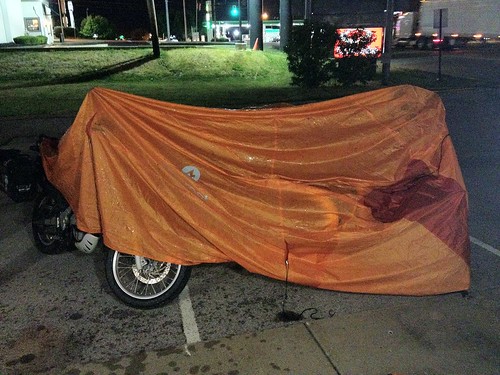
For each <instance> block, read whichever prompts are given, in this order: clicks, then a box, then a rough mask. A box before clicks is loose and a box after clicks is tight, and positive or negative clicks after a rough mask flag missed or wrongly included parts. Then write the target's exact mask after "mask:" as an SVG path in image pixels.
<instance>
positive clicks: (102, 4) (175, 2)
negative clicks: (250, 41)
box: [50, 0, 418, 36]
mask: <svg viewBox="0 0 500 375" xmlns="http://www.w3.org/2000/svg"><path fill="white" fill-rule="evenodd" d="M50 1H51V8H52V9H54V10H57V8H58V6H57V0H50ZM72 1H73V7H74V17H75V23H76V26H77V28H79V27H80V24H81V21H82V19H83V18H85V17H86V16H87V14H89V15H101V16H104V17H106V18H107V19H108V20H109V21H110V22H111V23H112V24H113V25H114V27H115V29H116V31H117V34H124V35H126V36H129V35H130V34H131V33H132V32H133V31H137V30H143V31H145V32H149V31H150V30H149V29H150V26H149V25H150V24H149V18H148V11H147V2H146V0H72ZM154 1H155V7H156V14H157V19H158V32H159V34H160V36H162V34H164V33H165V32H166V21H165V13H166V12H165V0H154ZM167 1H168V8H169V13H170V17H169V19H170V29H171V33H172V34H175V35H181V34H182V33H183V30H184V21H183V13H182V3H183V0H167ZM247 1H248V0H241V5H242V15H245V14H246V3H247ZM262 1H263V9H264V11H265V12H267V13H268V14H269V19H276V20H278V19H279V0H262ZM198 2H201V3H202V4H204V3H205V1H201V0H198ZM291 2H292V13H293V16H294V19H302V18H303V16H304V0H291ZM185 3H186V14H187V23H188V29H189V28H190V27H191V26H195V19H196V16H195V14H196V11H195V9H196V3H197V0H185ZM237 3H238V0H217V4H218V5H217V19H219V20H221V19H231V17H230V15H229V10H230V8H231V5H233V4H237ZM395 3H396V8H398V9H402V8H405V7H406V8H407V6H408V4H412V3H415V4H418V0H395ZM362 4H365V8H367V7H368V8H369V7H377V8H381V9H384V8H385V4H386V0H358V1H353V0H312V10H313V12H314V11H315V10H317V11H318V12H319V13H322V12H323V11H325V10H328V9H331V8H332V7H337V8H338V9H342V10H343V11H359V9H360V7H363V5H362ZM350 8H356V9H354V10H353V9H350ZM406 10H409V9H408V8H407V9H406ZM316 13H317V12H316ZM198 17H199V18H200V22H201V19H202V18H203V17H204V12H199V14H198ZM243 19H246V16H243Z"/></svg>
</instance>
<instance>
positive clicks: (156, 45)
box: [146, 0, 160, 58]
mask: <svg viewBox="0 0 500 375" xmlns="http://www.w3.org/2000/svg"><path fill="white" fill-rule="evenodd" d="M146 2H147V4H148V13H149V23H150V24H151V42H152V44H153V56H154V57H156V58H158V57H160V41H159V40H158V23H157V22H156V10H155V0H146Z"/></svg>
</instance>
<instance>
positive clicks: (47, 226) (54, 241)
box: [31, 193, 67, 254]
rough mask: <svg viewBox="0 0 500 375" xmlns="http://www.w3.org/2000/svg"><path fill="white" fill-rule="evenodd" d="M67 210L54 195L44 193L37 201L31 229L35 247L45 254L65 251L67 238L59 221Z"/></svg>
mask: <svg viewBox="0 0 500 375" xmlns="http://www.w3.org/2000/svg"><path fill="white" fill-rule="evenodd" d="M65 209H66V207H64V205H61V204H60V202H58V199H57V198H56V197H54V196H53V195H52V194H47V193H43V194H40V195H39V196H38V197H37V198H36V199H35V204H34V208H33V216H32V218H31V228H32V230H33V239H34V241H35V245H36V247H37V248H38V250H40V251H41V252H42V253H44V254H59V253H62V252H64V251H65V248H66V244H67V241H66V238H65V236H64V233H63V232H62V231H61V230H60V228H59V225H58V221H59V218H60V215H61V213H62V212H63V211H64V210H65Z"/></svg>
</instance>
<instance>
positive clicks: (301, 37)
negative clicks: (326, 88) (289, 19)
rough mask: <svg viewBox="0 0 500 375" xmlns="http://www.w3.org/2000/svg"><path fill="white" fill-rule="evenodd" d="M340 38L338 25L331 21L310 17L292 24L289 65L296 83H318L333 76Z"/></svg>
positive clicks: (314, 84)
mask: <svg viewBox="0 0 500 375" xmlns="http://www.w3.org/2000/svg"><path fill="white" fill-rule="evenodd" d="M336 40H337V31H336V28H335V27H334V26H333V25H331V24H329V23H325V22H313V21H310V20H306V22H305V23H304V25H303V26H297V27H294V28H292V34H291V37H290V41H289V43H288V45H286V46H285V48H284V51H285V53H286V54H287V58H288V69H289V70H290V72H291V73H292V74H293V76H292V84H294V85H297V86H304V87H318V86H320V85H322V84H324V83H326V82H328V81H329V80H331V79H332V78H333V75H334V70H335V60H334V58H333V48H334V46H335V42H336Z"/></svg>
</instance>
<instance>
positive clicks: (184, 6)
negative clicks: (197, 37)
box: [182, 0, 188, 41]
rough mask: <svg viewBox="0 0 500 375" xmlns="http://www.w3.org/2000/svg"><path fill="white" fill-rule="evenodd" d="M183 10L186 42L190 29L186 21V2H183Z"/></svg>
mask: <svg viewBox="0 0 500 375" xmlns="http://www.w3.org/2000/svg"><path fill="white" fill-rule="evenodd" d="M182 9H183V11H184V40H186V41H187V40H188V29H187V21H186V0H182Z"/></svg>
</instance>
